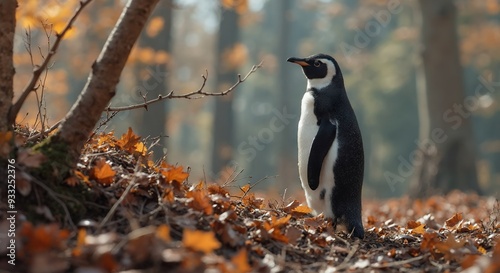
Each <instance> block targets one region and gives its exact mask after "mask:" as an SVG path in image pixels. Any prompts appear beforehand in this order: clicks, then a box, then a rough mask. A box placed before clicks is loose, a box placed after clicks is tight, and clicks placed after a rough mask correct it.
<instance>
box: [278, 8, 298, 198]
mask: <svg viewBox="0 0 500 273" xmlns="http://www.w3.org/2000/svg"><path fill="white" fill-rule="evenodd" d="M279 5H280V6H279V10H280V14H279V17H280V18H279V20H280V21H279V33H280V34H279V35H280V37H279V43H278V47H277V48H276V56H277V57H278V61H279V62H283V61H285V60H286V59H287V58H289V57H291V56H294V51H295V50H294V49H295V48H293V47H295V46H296V44H299V42H298V41H296V40H295V42H296V43H294V42H292V39H291V35H290V34H291V33H290V29H291V28H292V26H291V24H292V8H293V7H294V6H295V1H293V0H286V1H280V2H279ZM291 68H292V66H289V65H284V64H282V65H280V66H278V82H277V84H278V94H279V100H280V103H279V105H283V107H286V109H291V108H292V105H293V104H294V102H295V101H296V97H295V96H291V92H292V90H294V89H295V88H297V87H294V85H293V84H294V82H293V81H292V80H291V79H290V75H291V74H292V71H291V70H292V69H291ZM293 68H294V67H293ZM279 110H280V111H281V110H282V109H279ZM296 130H297V128H296V127H295V126H290V125H287V126H284V128H283V131H282V132H279V135H280V136H281V141H280V143H279V146H278V147H279V157H278V174H279V177H278V179H277V181H278V188H279V189H291V188H294V185H299V184H298V183H295V182H297V181H298V170H297V150H296V149H291V148H290V147H296V146H297V131H296Z"/></svg>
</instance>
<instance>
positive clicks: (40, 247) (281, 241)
mask: <svg viewBox="0 0 500 273" xmlns="http://www.w3.org/2000/svg"><path fill="white" fill-rule="evenodd" d="M4 138H8V136H4ZM0 144H2V143H0ZM3 145H5V143H3ZM147 146H148V144H147V143H146V142H145V141H144V140H142V139H141V138H140V137H139V136H137V135H136V134H135V133H134V132H133V131H132V129H129V130H128V132H127V133H125V134H123V135H122V136H121V137H115V136H114V134H113V133H100V134H96V135H94V137H93V138H92V139H91V140H89V142H88V143H87V144H86V146H85V148H84V153H83V155H82V158H81V160H80V162H79V164H78V167H77V169H75V170H74V171H73V174H74V175H73V176H72V177H71V178H69V179H68V180H66V183H67V186H69V187H74V186H76V185H80V186H82V185H83V186H85V187H87V188H88V190H90V191H92V192H94V193H95V195H96V196H97V197H98V198H96V199H95V203H92V204H88V206H89V207H91V206H95V207H100V208H101V213H100V214H99V213H98V214H93V215H89V216H88V218H87V219H80V220H81V221H80V222H79V224H78V225H77V226H71V225H69V224H67V223H66V224H64V223H65V222H64V221H63V222H62V223H61V224H56V223H51V224H42V223H38V224H36V223H31V222H29V221H25V222H24V223H23V224H22V226H21V228H20V229H19V234H18V236H19V238H22V240H21V241H20V242H19V245H18V247H19V249H20V255H19V259H20V260H21V261H22V266H20V267H16V268H17V269H19V271H20V272H49V271H47V268H50V272H67V271H68V270H70V269H71V268H73V269H75V268H94V269H96V270H101V272H118V271H122V270H128V269H150V270H157V271H159V272H203V271H205V270H208V269H211V270H215V272H269V270H276V271H282V272H292V271H295V272H311V271H325V270H327V271H328V270H348V271H363V270H369V269H374V270H397V269H398V268H400V267H403V268H406V269H408V270H421V269H422V270H425V269H431V268H436V266H440V267H443V268H446V269H448V270H450V271H457V270H462V269H470V270H472V269H474V268H476V267H477V268H479V267H480V268H481V269H480V270H483V272H498V270H500V263H499V262H498V261H500V248H499V245H500V244H498V243H497V242H498V240H499V237H498V232H499V230H500V222H499V221H498V220H499V219H500V218H499V216H500V206H499V204H498V202H497V201H496V200H495V199H492V198H481V197H478V196H475V195H466V194H463V193H458V192H455V193H452V194H450V195H448V196H444V197H432V198H430V199H428V200H417V201H415V202H413V201H411V200H409V199H407V198H400V199H392V200H386V201H366V202H365V203H364V218H363V220H364V222H365V223H364V224H365V227H366V237H365V239H364V240H354V239H351V238H350V237H349V234H345V233H343V232H339V231H335V230H334V229H333V227H332V224H331V221H330V220H325V219H324V218H323V216H322V215H320V216H313V215H311V214H310V213H311V210H310V209H309V208H308V207H307V206H305V205H303V204H301V203H300V202H299V201H296V200H280V201H276V200H265V199H264V198H260V197H258V196H259V193H257V192H254V190H253V185H251V184H247V185H244V186H237V185H235V184H234V183H229V184H225V185H219V184H216V183H207V182H206V181H199V182H194V183H190V182H188V178H189V173H188V171H187V170H186V168H184V167H182V166H179V165H175V164H174V165H172V164H169V163H167V162H166V161H164V160H161V161H157V162H153V161H151V160H150V159H149V156H150V153H148V150H149V147H147ZM32 186H33V187H36V185H32ZM45 214H49V215H50V212H49V213H47V212H46V213H45ZM56 218H57V219H59V218H58V217H56ZM4 264H5V263H4ZM49 265H50V267H47V266H49ZM273 272H274V271H273Z"/></svg>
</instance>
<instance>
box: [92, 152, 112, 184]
mask: <svg viewBox="0 0 500 273" xmlns="http://www.w3.org/2000/svg"><path fill="white" fill-rule="evenodd" d="M92 174H93V176H94V178H95V179H97V181H98V182H99V183H101V184H102V185H110V184H111V183H113V180H114V178H115V174H116V172H115V171H113V169H112V168H111V166H110V165H109V164H108V163H107V162H106V161H105V159H104V158H101V159H100V160H97V162H96V166H94V168H93V169H92Z"/></svg>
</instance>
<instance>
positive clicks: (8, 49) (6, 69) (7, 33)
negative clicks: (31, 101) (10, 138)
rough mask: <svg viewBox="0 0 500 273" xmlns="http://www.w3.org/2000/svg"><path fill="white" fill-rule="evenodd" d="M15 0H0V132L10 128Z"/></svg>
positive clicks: (12, 94) (12, 93) (13, 71)
mask: <svg viewBox="0 0 500 273" xmlns="http://www.w3.org/2000/svg"><path fill="white" fill-rule="evenodd" d="M16 8H17V1H16V0H2V1H0V132H5V131H8V130H10V129H11V128H9V127H10V126H9V119H8V116H9V110H10V107H11V106H12V98H13V96H14V90H13V88H14V86H13V84H14V73H15V70H14V63H13V58H12V56H13V48H14V32H15V29H16Z"/></svg>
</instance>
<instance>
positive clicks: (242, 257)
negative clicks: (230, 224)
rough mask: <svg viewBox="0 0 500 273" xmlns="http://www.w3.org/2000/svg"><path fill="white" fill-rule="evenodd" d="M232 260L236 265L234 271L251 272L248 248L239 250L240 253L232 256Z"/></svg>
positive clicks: (237, 272)
mask: <svg viewBox="0 0 500 273" xmlns="http://www.w3.org/2000/svg"><path fill="white" fill-rule="evenodd" d="M231 262H232V263H233V264H234V266H235V270H234V271H233V272H236V273H246V272H250V270H251V269H252V268H251V267H250V265H249V264H248V257H247V250H246V249H244V248H243V249H241V250H240V251H238V253H236V255H234V256H233V258H231Z"/></svg>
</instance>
